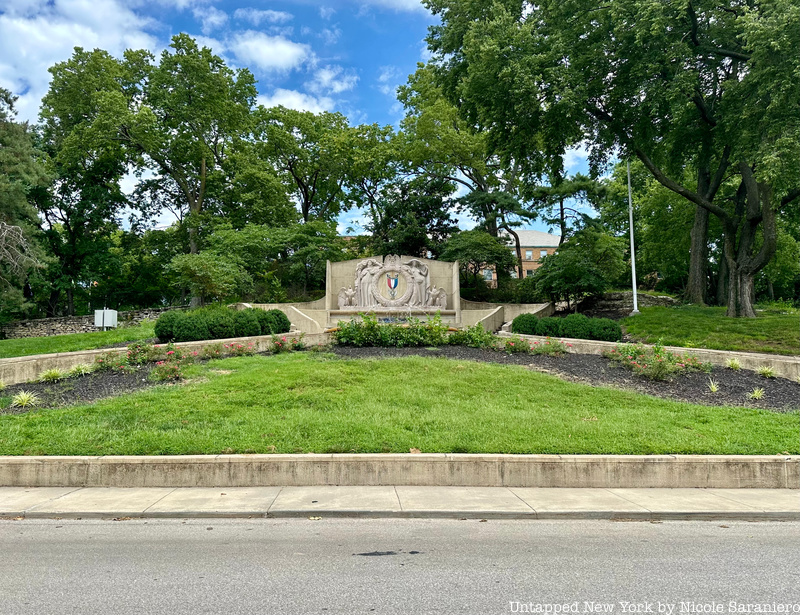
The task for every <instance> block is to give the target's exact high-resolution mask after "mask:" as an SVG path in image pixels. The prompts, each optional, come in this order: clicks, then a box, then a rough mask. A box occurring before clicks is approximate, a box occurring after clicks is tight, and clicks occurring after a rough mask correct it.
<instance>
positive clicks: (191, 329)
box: [159, 311, 210, 342]
mask: <svg viewBox="0 0 800 615" xmlns="http://www.w3.org/2000/svg"><path fill="white" fill-rule="evenodd" d="M182 316H183V318H179V319H178V320H177V322H176V323H175V325H174V328H173V334H174V340H175V341H176V342H196V341H198V340H207V339H209V336H210V334H209V332H208V324H207V323H206V319H205V315H204V314H203V313H202V312H199V311H197V312H187V313H185V314H183V315H182ZM159 339H161V338H159Z"/></svg>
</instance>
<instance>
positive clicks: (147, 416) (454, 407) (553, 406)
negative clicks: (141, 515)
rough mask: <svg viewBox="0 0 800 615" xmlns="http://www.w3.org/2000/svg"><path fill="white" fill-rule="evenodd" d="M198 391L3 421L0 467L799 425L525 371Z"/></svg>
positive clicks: (630, 446) (787, 418)
mask: <svg viewBox="0 0 800 615" xmlns="http://www.w3.org/2000/svg"><path fill="white" fill-rule="evenodd" d="M189 375H190V376H191V378H193V379H194V381H191V382H189V383H186V384H182V385H177V386H161V387H158V388H155V389H151V390H148V391H143V392H140V393H137V394H131V395H126V396H123V397H119V398H114V399H108V400H105V401H102V402H99V403H96V404H94V405H89V406H81V407H71V408H64V409H54V410H40V411H36V412H32V413H29V414H22V415H4V416H0V454H4V455H110V454H126V455H162V454H218V453H308V452H314V453H350V452H354V453H367V452H378V453H390V452H392V453H407V452H409V449H411V448H418V449H420V450H421V451H422V452H438V453H445V452H462V453H618V454H655V453H699V454H712V453H713V454H723V453H725V454H780V453H783V452H790V453H793V454H796V453H798V452H800V444H798V424H799V423H800V416H798V414H797V413H790V414H779V413H772V412H767V411H760V410H752V409H744V408H710V407H703V406H694V405H690V404H685V403H677V402H670V401H665V400H660V399H655V398H650V397H645V396H642V395H638V394H635V393H631V392H624V391H618V390H612V389H601V388H593V387H590V386H585V385H579V384H573V383H568V382H564V381H561V380H559V379H557V378H555V377H552V376H547V375H544V374H539V373H535V372H531V371H528V370H526V369H524V368H521V367H507V366H499V365H487V364H479V363H473V362H469V361H453V360H446V359H436V358H422V357H409V358H402V359H385V360H371V361H367V360H340V359H336V358H333V357H332V355H326V354H316V353H292V354H285V355H275V356H254V357H238V358H231V359H224V360H216V361H212V362H209V363H207V364H205V365H194V366H192V367H191V368H190V374H189Z"/></svg>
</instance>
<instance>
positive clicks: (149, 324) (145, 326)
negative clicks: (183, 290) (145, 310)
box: [0, 321, 156, 359]
mask: <svg viewBox="0 0 800 615" xmlns="http://www.w3.org/2000/svg"><path fill="white" fill-rule="evenodd" d="M154 327H155V321H145V322H143V323H142V324H140V325H138V326H136V327H121V328H119V329H109V330H108V331H95V332H92V333H70V334H68V335H51V336H49V337H25V338H21V339H13V340H0V359H5V358H7V357H26V356H28V355H32V354H49V353H52V352H74V351H76V350H94V349H95V348H103V347H105V346H110V345H111V344H118V343H120V342H135V341H138V340H146V339H149V338H152V337H155V336H156V334H155V332H154V330H153V329H154Z"/></svg>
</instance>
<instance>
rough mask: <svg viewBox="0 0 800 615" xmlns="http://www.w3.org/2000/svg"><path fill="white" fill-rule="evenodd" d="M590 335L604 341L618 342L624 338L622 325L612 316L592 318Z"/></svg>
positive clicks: (594, 338)
mask: <svg viewBox="0 0 800 615" xmlns="http://www.w3.org/2000/svg"><path fill="white" fill-rule="evenodd" d="M589 324H590V335H591V336H592V337H590V338H589V339H593V340H600V341H603V342H618V341H620V340H621V339H622V327H621V326H620V325H619V323H618V322H617V321H615V320H611V319H610V318H590V319H589Z"/></svg>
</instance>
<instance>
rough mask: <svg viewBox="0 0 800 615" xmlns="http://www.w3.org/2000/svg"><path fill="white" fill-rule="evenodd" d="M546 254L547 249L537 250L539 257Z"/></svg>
mask: <svg viewBox="0 0 800 615" xmlns="http://www.w3.org/2000/svg"><path fill="white" fill-rule="evenodd" d="M545 256H547V250H539V258H544V257H545Z"/></svg>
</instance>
